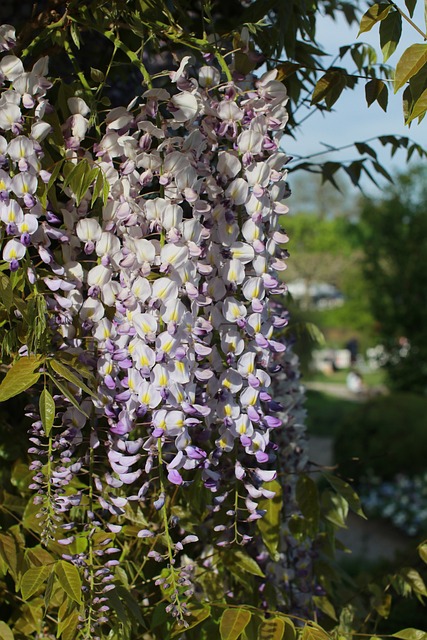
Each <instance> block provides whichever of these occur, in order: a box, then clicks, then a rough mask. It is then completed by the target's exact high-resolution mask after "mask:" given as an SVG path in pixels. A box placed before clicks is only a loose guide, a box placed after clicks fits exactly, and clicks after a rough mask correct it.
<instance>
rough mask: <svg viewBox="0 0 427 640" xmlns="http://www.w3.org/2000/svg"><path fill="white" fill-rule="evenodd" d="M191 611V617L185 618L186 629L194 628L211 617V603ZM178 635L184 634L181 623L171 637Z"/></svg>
mask: <svg viewBox="0 0 427 640" xmlns="http://www.w3.org/2000/svg"><path fill="white" fill-rule="evenodd" d="M189 612H190V615H189V617H188V618H187V617H186V618H185V621H186V623H187V624H186V626H185V629H186V631H187V630H188V629H192V628H193V627H197V625H198V624H200V623H201V622H203V620H206V619H207V618H209V617H210V615H211V608H210V606H209V605H207V606H206V607H198V608H196V607H195V608H193V609H189ZM176 636H182V626H181V625H178V626H177V628H176V629H175V630H174V631H173V632H172V635H171V638H175V637H176Z"/></svg>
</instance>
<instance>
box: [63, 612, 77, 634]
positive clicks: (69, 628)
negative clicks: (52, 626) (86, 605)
mask: <svg viewBox="0 0 427 640" xmlns="http://www.w3.org/2000/svg"><path fill="white" fill-rule="evenodd" d="M78 624H79V612H78V611H72V612H71V613H70V615H69V616H68V617H67V618H65V619H64V620H61V622H60V624H59V625H58V635H59V634H60V633H62V640H75V638H76V631H77V625H78ZM60 628H61V631H60V630H59V629H60Z"/></svg>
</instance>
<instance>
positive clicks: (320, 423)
mask: <svg viewBox="0 0 427 640" xmlns="http://www.w3.org/2000/svg"><path fill="white" fill-rule="evenodd" d="M358 406H359V403H358V402H353V401H351V400H346V399H344V398H337V397H335V396H332V395H329V394H328V393H322V392H320V391H313V390H307V401H306V403H305V407H306V409H307V428H308V432H309V433H311V434H312V435H315V436H329V437H331V438H334V437H335V434H336V431H337V428H338V426H339V424H340V422H341V420H342V419H343V417H344V416H346V415H347V414H348V413H349V412H351V411H353V409H355V408H356V407H358Z"/></svg>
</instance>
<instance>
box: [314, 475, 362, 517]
mask: <svg viewBox="0 0 427 640" xmlns="http://www.w3.org/2000/svg"><path fill="white" fill-rule="evenodd" d="M324 477H325V478H326V480H327V481H328V482H329V484H330V485H331V487H333V488H334V489H335V491H336V492H337V493H339V494H340V495H341V496H342V497H343V498H344V500H346V501H347V502H348V506H349V507H350V509H351V510H352V511H354V513H357V515H358V516H361V517H362V518H365V519H366V516H365V514H364V513H363V509H362V504H361V502H360V498H359V496H358V495H357V493H356V491H355V490H354V489H353V487H352V486H351V485H350V484H349V483H348V482H346V481H345V480H342V479H341V478H338V476H334V475H333V474H332V473H325V474H324Z"/></svg>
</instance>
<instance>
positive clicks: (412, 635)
mask: <svg viewBox="0 0 427 640" xmlns="http://www.w3.org/2000/svg"><path fill="white" fill-rule="evenodd" d="M393 636H394V637H395V638H401V640H427V632H426V631H420V629H412V628H409V629H402V631H398V632H397V633H393Z"/></svg>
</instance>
